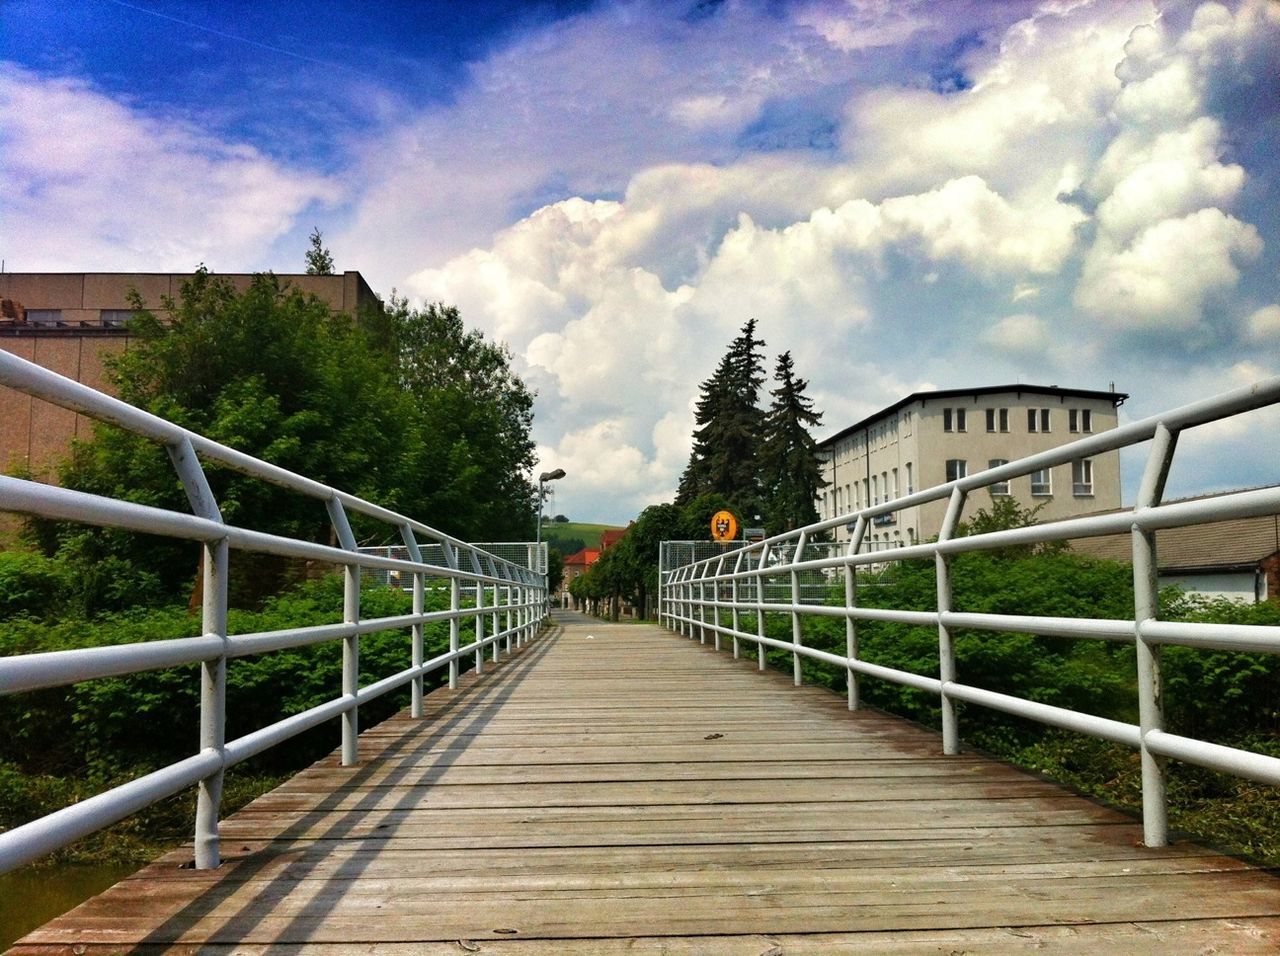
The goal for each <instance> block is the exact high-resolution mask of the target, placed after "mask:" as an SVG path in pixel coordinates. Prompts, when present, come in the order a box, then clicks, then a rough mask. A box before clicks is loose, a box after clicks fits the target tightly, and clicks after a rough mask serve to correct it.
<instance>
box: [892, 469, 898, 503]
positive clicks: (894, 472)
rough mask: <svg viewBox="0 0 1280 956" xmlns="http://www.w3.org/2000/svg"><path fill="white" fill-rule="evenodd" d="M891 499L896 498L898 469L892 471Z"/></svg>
mask: <svg viewBox="0 0 1280 956" xmlns="http://www.w3.org/2000/svg"><path fill="white" fill-rule="evenodd" d="M893 497H895V498H897V497H898V469H897V468H895V469H893Z"/></svg>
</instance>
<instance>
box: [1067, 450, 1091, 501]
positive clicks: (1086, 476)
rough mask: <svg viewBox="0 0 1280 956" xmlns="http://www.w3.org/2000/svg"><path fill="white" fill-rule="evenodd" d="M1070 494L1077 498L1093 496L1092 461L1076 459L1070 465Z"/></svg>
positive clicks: (1089, 459)
mask: <svg viewBox="0 0 1280 956" xmlns="http://www.w3.org/2000/svg"><path fill="white" fill-rule="evenodd" d="M1071 493H1072V494H1073V495H1075V496H1076V497H1079V498H1090V497H1092V496H1093V459H1092V458H1077V459H1076V460H1075V461H1073V462H1072V463H1071Z"/></svg>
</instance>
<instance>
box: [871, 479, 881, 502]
mask: <svg viewBox="0 0 1280 956" xmlns="http://www.w3.org/2000/svg"><path fill="white" fill-rule="evenodd" d="M871 503H872V504H873V505H878V504H880V476H879V475H872V476H871Z"/></svg>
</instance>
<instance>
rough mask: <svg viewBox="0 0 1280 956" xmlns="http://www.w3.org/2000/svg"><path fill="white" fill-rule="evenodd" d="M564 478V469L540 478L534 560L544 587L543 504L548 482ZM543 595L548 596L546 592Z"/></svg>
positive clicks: (549, 472)
mask: <svg viewBox="0 0 1280 956" xmlns="http://www.w3.org/2000/svg"><path fill="white" fill-rule="evenodd" d="M563 477H564V469H563V468H557V469H556V470H555V471H544V472H543V473H542V474H540V475H539V476H538V529H537V537H536V539H535V544H534V548H533V553H534V560H535V561H537V562H538V564H539V565H540V567H539V568H538V570H539V571H541V572H542V577H543V585H544V587H545V586H546V584H547V581H546V576H547V567H546V564H545V563H544V562H543V560H542V502H543V501H544V500H545V499H546V491H545V490H544V489H545V487H546V484H547V482H548V481H559V480H560V479H561V478H563ZM543 593H544V594H546V592H545V591H544V592H543ZM546 600H547V602H550V600H551V595H550V594H546ZM543 617H546V613H545V611H544V613H543Z"/></svg>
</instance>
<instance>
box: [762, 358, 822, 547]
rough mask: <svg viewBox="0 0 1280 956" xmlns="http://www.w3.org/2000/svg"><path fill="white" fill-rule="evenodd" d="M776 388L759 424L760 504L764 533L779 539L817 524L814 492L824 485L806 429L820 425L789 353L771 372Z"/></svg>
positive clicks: (806, 384) (810, 436) (819, 464)
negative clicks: (761, 433) (761, 432)
mask: <svg viewBox="0 0 1280 956" xmlns="http://www.w3.org/2000/svg"><path fill="white" fill-rule="evenodd" d="M774 379H775V380H776V381H777V383H778V387H777V388H775V389H773V390H772V391H771V392H770V394H771V395H773V404H772V405H771V406H770V407H769V411H768V413H767V414H766V415H765V421H764V443H763V446H762V447H761V449H760V468H761V471H762V473H763V495H764V500H765V531H766V532H767V533H768V534H771V535H774V534H780V533H782V532H783V531H790V530H792V529H794V528H802V527H804V526H805V525H809V524H813V523H814V522H815V521H817V520H818V509H817V505H816V504H815V502H816V501H817V497H818V492H819V491H820V490H821V489H822V488H824V487H825V486H826V484H827V481H826V479H825V478H823V477H822V466H821V462H820V459H819V458H818V446H817V443H816V442H814V440H813V436H812V435H810V434H809V429H810V428H813V427H816V426H817V425H819V424H820V423H821V422H822V415H821V414H820V413H818V412H815V411H814V410H813V401H812V400H811V399H810V398H809V397H808V396H806V395H805V389H806V388H808V387H809V383H808V382H806V381H805V380H804V379H802V378H797V377H796V375H795V366H794V365H793V363H792V361H791V353H790V352H783V353H782V354H781V355H780V356H778V366H777V368H776V369H775V370H774Z"/></svg>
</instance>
